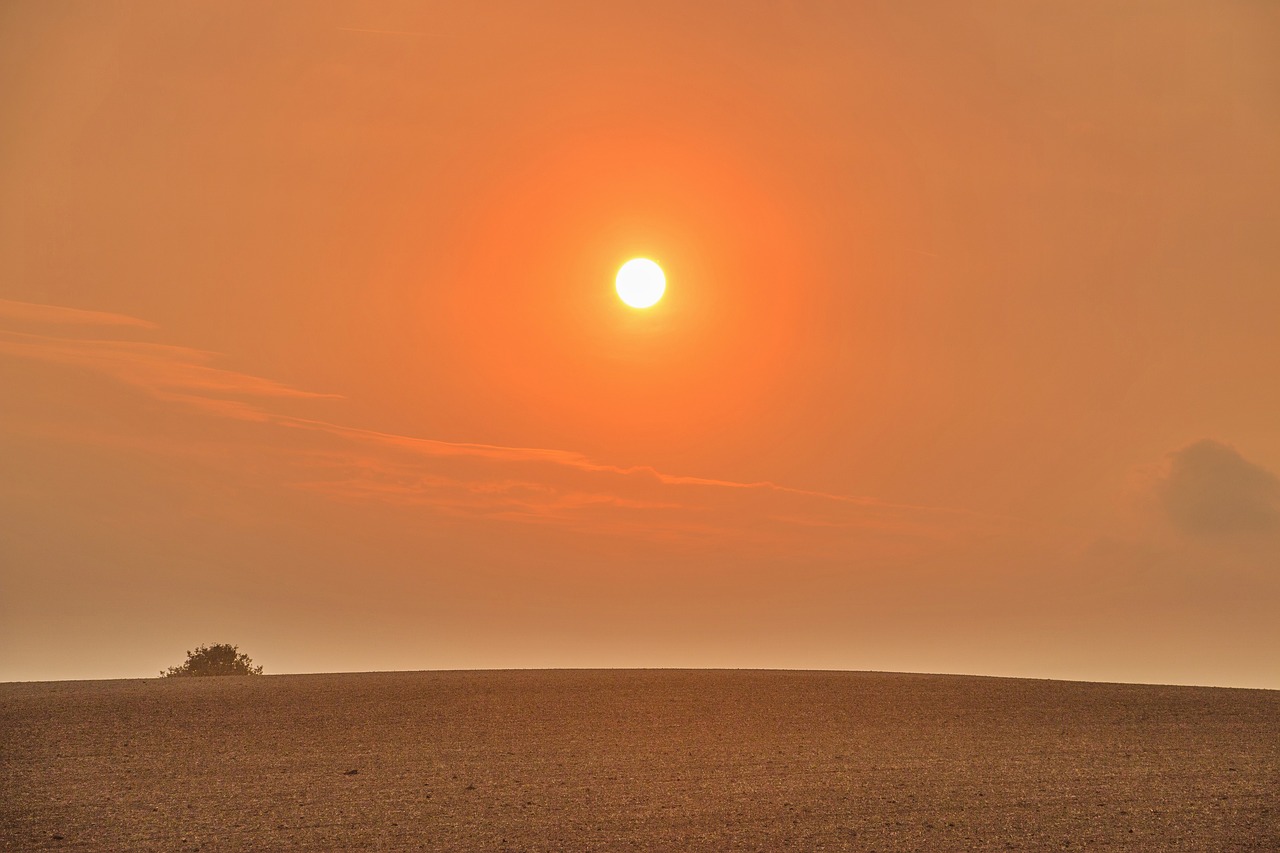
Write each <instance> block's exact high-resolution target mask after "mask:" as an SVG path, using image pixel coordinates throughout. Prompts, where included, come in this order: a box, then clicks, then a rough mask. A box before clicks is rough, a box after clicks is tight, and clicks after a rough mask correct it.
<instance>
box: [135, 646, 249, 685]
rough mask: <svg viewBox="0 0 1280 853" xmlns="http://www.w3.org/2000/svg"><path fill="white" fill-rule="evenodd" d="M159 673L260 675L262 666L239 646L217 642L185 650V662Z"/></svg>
mask: <svg viewBox="0 0 1280 853" xmlns="http://www.w3.org/2000/svg"><path fill="white" fill-rule="evenodd" d="M160 674H161V675H163V676H164V677H165V678H181V677H185V676H189V675H262V667H260V666H254V665H253V661H251V660H249V656H248V655H246V654H245V653H244V652H242V651H240V649H239V647H237V646H231V645H227V644H226V643H218V644H217V645H213V646H200V647H199V648H198V649H196V650H195V651H191V652H187V662H186V663H184V664H183V665H182V666H171V667H169V668H168V669H167V670H165V671H163V672H161V673H160Z"/></svg>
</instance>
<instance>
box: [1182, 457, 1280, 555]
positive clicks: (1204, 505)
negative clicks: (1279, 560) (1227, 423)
mask: <svg viewBox="0 0 1280 853" xmlns="http://www.w3.org/2000/svg"><path fill="white" fill-rule="evenodd" d="M1161 492H1162V493H1161V497H1162V498H1163V500H1164V508H1165V511H1166V512H1167V513H1168V514H1169V520H1170V521H1172V522H1173V524H1174V525H1175V526H1176V527H1178V528H1179V529H1180V530H1183V531H1184V532H1186V533H1190V534H1195V535H1221V534H1232V533H1260V532H1269V531H1275V530H1280V478H1277V477H1276V475H1275V474H1273V473H1271V472H1270V471H1268V470H1267V469H1265V468H1263V467H1261V466H1260V465H1255V464H1254V463H1252V462H1250V461H1249V460H1247V459H1245V458H1244V457H1243V456H1241V455H1240V453H1239V452H1237V451H1236V449H1235V448H1233V447H1230V446H1228V445H1226V444H1223V443H1221V442H1218V441H1213V440H1211V439H1203V440H1201V441H1197V442H1195V443H1194V444H1191V445H1189V446H1187V447H1184V448H1183V449H1181V450H1178V451H1176V452H1174V453H1172V454H1170V467H1169V475H1168V477H1167V478H1166V479H1165V481H1164V483H1163V484H1162V489H1161Z"/></svg>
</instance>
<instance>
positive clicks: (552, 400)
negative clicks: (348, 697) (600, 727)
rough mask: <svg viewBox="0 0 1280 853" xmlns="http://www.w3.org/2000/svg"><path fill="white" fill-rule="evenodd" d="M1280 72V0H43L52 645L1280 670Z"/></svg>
mask: <svg viewBox="0 0 1280 853" xmlns="http://www.w3.org/2000/svg"><path fill="white" fill-rule="evenodd" d="M1277 80H1280V7H1277V6H1275V5H1273V4H1270V3H1265V2H1221V3H1209V2H1205V3H1169V2H1164V0H1160V2H1149V3H1143V2H1134V3H1128V4H1124V5H1123V6H1115V5H1110V4H1079V3H1075V2H1066V0H1063V2H1051V3H1038V4H1031V5H1028V4H1025V3H1022V2H1013V0H1010V2H1004V3H1001V2H990V3H982V4H962V3H945V2H938V3H923V4H921V3H915V4H892V3H872V2H865V3H856V2H832V3H819V2H806V3H747V2H738V0H734V2H720V3H717V2H703V3H688V2H671V3H664V2H651V0H646V2H643V3H639V2H637V3H630V2H627V3H597V2H585V0H584V2H575V3H568V2H565V3H551V2H548V3H483V2H480V3H476V2H466V3H463V2H458V3H441V4H423V3H418V2H383V0H377V2H368V3H351V2H342V3H336V2H299V3H292V4H289V3H279V4H270V5H265V6H264V5H262V4H258V3H250V2H244V3H185V4H171V3H164V2H142V3H134V4H102V3H96V2H67V3H56V4H55V3H43V2H38V0H19V2H11V3H7V4H5V5H3V6H0V451H2V452H0V680H14V679H23V680H25V679H55V678H96V677H117V676H145V675H152V674H154V673H155V672H156V671H158V670H159V669H161V668H162V667H165V666H168V665H172V664H174V663H177V662H180V661H181V659H182V657H183V655H184V653H185V651H186V650H187V649H189V648H193V647H195V646H196V645H198V644H200V643H208V642H223V641H225V642H234V643H237V644H239V645H240V646H241V648H242V649H244V650H245V651H248V652H249V653H250V655H251V656H252V657H254V659H255V660H256V661H257V662H259V663H262V664H264V665H265V667H266V669H267V671H268V672H301V671H333V670H367V669H433V668H460V667H468V668H469V667H526V666H732V667H739V666H743V667H800V668H839V669H880V670H915V671H931V672H964V673H988V674H1001V675H1028V676H1043V677H1058V678H1085V679H1098V680H1123V681H1159V682H1175V683H1199V684H1223V685H1247V686H1266V687H1272V688H1280V658H1277V656H1276V653H1275V650H1276V649H1277V648H1280V620H1277V619H1276V618H1275V614H1276V612H1280V479H1278V478H1277V474H1278V473H1280V429H1278V425H1280V381H1277V374H1278V372H1280V334H1277V329H1280V279H1277V271H1280V241H1277V240H1276V234H1277V228H1280V155H1277V153H1276V152H1277V150H1280V145H1278V143H1277V140H1280V86H1278V84H1277ZM636 256H646V257H651V258H653V259H655V260H657V261H658V262H659V263H661V264H662V266H663V267H664V269H665V270H666V274H667V278H668V290H667V295H666V297H665V298H664V299H663V301H662V302H660V303H659V304H658V306H656V307H655V308H653V309H651V310H649V311H646V312H637V311H634V310H632V309H628V308H627V307H625V306H624V305H622V303H620V302H619V301H618V299H617V297H616V295H615V294H614V292H613V276H614V273H615V272H616V270H617V268H618V266H620V265H621V264H622V263H623V262H624V261H625V260H627V259H628V258H631V257H636Z"/></svg>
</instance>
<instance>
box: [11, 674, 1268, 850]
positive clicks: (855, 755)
mask: <svg viewBox="0 0 1280 853" xmlns="http://www.w3.org/2000/svg"><path fill="white" fill-rule="evenodd" d="M0 848H2V849H5V850H24V851H26V850H59V849H80V850H196V849H199V850H317V851H320V850H337V849H372V850H398V849H409V850H419V849H420V850H448V851H549V850H563V851H605V850H609V851H612V850H691V851H692V850H697V851H702V850H706V851H730V850H760V851H780V850H803V851H816V850H929V851H945V850H998V849H1018V850H1027V849H1050V848H1052V849H1080V848H1086V849H1112V850H1116V849H1123V850H1196V851H1210V850H1273V851H1274V850H1280V691H1262V690H1227V689H1214V688H1192V687H1150V686H1138V685H1119V684H1086V683H1074V682H1053V681H1028V680H1018V679H999V678H970V677H959V676H933V675H892V674H881V673H830V672H761V671H687V670H660V671H646V670H630V671H628V670H614V671H574V670H566V671H524V672H438V673H437V672H420V673H371V674H350V675H297V676H263V677H257V678H254V677H239V678H193V679H155V680H136V681H98V682H48V683H29V684H0Z"/></svg>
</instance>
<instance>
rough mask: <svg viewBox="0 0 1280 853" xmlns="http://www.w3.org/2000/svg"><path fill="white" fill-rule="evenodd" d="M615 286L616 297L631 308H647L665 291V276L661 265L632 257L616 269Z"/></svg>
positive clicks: (646, 259)
mask: <svg viewBox="0 0 1280 853" xmlns="http://www.w3.org/2000/svg"><path fill="white" fill-rule="evenodd" d="M615 286H616V288H617V290H618V298H619V299H621V300H622V301H623V302H625V303H627V304H628V305H630V306H631V307H632V308H649V307H652V306H653V305H656V304H657V302H658V300H659V299H661V298H662V294H663V293H664V292H666V289H667V277H666V276H665V275H663V273H662V267H660V266H658V265H657V264H655V263H654V262H653V261H651V260H649V259H648V258H633V259H632V260H629V261H627V262H626V263H625V264H623V265H622V269H620V270H618V278H617V280H616V282H615Z"/></svg>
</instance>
